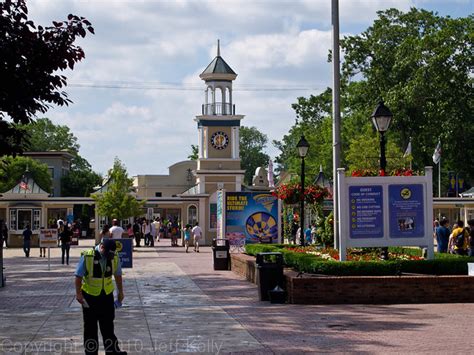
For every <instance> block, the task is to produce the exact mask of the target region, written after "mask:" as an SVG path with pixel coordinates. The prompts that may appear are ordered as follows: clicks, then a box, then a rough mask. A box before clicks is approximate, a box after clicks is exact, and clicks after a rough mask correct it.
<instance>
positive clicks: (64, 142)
mask: <svg viewBox="0 0 474 355" xmlns="http://www.w3.org/2000/svg"><path fill="white" fill-rule="evenodd" d="M21 127H22V129H23V130H25V131H26V132H27V134H28V136H29V137H30V138H29V150H30V151H32V152H46V151H53V150H59V151H68V152H69V153H71V154H72V155H73V156H74V157H73V158H72V161H71V170H70V171H69V173H68V174H66V175H65V176H63V177H62V179H61V195H62V196H77V197H82V196H89V194H90V193H91V192H92V189H93V187H95V186H97V185H99V184H100V183H101V182H102V177H101V176H100V174H98V173H96V172H94V171H92V167H91V165H90V164H89V162H88V161H87V160H86V159H84V158H83V157H81V156H80V155H79V148H80V145H79V143H78V140H77V137H76V136H74V134H73V133H72V132H71V130H70V129H69V127H67V126H63V125H56V124H54V123H53V122H51V120H50V119H48V118H40V119H38V120H36V121H35V122H34V123H32V124H28V125H22V126H21Z"/></svg>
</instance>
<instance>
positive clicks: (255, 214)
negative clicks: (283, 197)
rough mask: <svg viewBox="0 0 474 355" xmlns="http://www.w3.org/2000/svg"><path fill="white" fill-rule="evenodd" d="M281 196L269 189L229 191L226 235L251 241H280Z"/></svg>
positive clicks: (234, 238) (227, 196)
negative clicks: (268, 190)
mask: <svg viewBox="0 0 474 355" xmlns="http://www.w3.org/2000/svg"><path fill="white" fill-rule="evenodd" d="M278 212H279V211H278V199H277V198H276V197H275V196H272V194H271V193H269V192H227V193H226V194H225V225H226V227H225V228H226V237H228V238H230V239H232V240H237V241H239V240H243V239H245V244H251V243H278V231H279V223H280V221H279V217H278Z"/></svg>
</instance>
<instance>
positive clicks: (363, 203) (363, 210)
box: [349, 186, 383, 239]
mask: <svg viewBox="0 0 474 355" xmlns="http://www.w3.org/2000/svg"><path fill="white" fill-rule="evenodd" d="M349 203H350V212H349V214H350V216H349V219H350V221H351V223H350V238H354V239H360V238H383V191H382V186H350V187H349Z"/></svg>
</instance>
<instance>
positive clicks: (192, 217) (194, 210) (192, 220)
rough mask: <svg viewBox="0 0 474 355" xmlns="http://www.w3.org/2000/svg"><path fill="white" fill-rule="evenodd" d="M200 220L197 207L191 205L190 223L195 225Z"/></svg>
mask: <svg viewBox="0 0 474 355" xmlns="http://www.w3.org/2000/svg"><path fill="white" fill-rule="evenodd" d="M197 221H198V215H197V207H196V206H194V205H191V206H189V207H188V224H190V225H192V226H194V225H195V224H196V222H197Z"/></svg>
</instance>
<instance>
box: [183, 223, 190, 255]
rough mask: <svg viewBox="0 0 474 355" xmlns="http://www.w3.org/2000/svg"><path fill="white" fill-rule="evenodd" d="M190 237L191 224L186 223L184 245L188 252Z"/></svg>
mask: <svg viewBox="0 0 474 355" xmlns="http://www.w3.org/2000/svg"><path fill="white" fill-rule="evenodd" d="M190 239H191V225H190V224H186V229H185V230H184V246H185V247H186V253H187V252H188V248H189V240H190Z"/></svg>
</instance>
